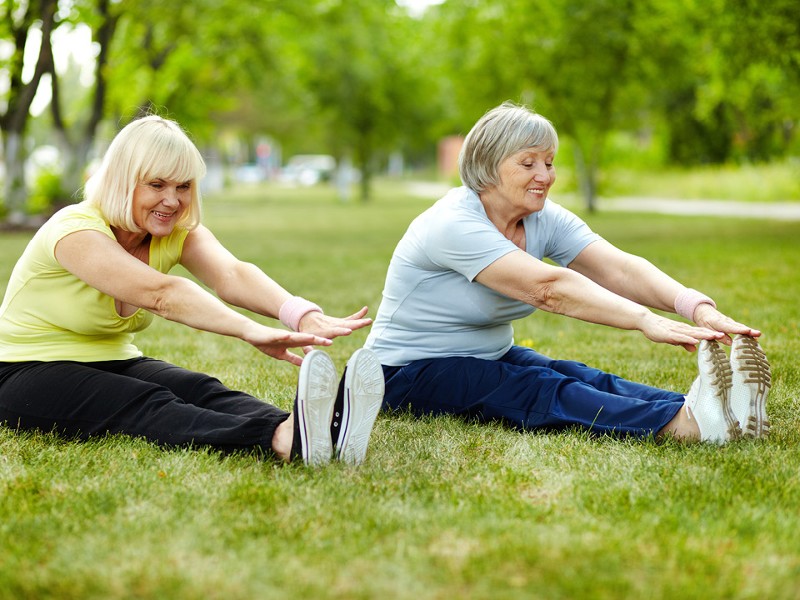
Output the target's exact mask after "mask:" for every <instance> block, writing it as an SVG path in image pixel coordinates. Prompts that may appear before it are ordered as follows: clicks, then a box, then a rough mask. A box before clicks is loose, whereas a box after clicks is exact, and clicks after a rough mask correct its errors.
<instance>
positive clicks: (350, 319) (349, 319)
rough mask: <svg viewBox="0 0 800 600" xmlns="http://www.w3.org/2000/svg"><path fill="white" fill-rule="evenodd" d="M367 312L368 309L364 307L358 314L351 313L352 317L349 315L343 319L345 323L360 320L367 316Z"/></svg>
mask: <svg viewBox="0 0 800 600" xmlns="http://www.w3.org/2000/svg"><path fill="white" fill-rule="evenodd" d="M368 310H369V308H368V307H366V306H364V307H362V308H361V310H359V311H358V312H356V313H353V314H352V315H350V316H349V317H345V318H344V319H345V321H354V320H356V319H361V318H362V317H363V316H364V315H366V314H367V311H368ZM370 320H371V319H370Z"/></svg>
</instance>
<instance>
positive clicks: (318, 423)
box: [292, 350, 338, 466]
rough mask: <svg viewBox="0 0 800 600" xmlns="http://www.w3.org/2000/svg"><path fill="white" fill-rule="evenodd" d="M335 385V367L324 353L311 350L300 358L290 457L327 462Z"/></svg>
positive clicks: (310, 463)
mask: <svg viewBox="0 0 800 600" xmlns="http://www.w3.org/2000/svg"><path fill="white" fill-rule="evenodd" d="M337 387H338V378H337V375H336V368H335V367H334V365H333V361H332V360H331V358H330V357H329V356H328V355H327V354H326V353H325V352H323V351H322V350H312V351H311V352H309V353H308V354H306V355H305V357H303V364H302V365H300V374H299V376H298V379H297V396H296V397H295V401H294V439H293V441H292V458H295V457H297V458H299V457H302V459H303V461H304V462H305V463H306V464H307V465H312V466H319V465H324V464H326V463H328V462H330V460H331V449H332V446H331V417H332V416H333V406H334V403H335V402H336V390H337Z"/></svg>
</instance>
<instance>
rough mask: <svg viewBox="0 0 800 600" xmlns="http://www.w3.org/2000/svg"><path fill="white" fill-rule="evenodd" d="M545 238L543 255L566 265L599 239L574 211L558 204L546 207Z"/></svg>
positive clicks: (563, 265)
mask: <svg viewBox="0 0 800 600" xmlns="http://www.w3.org/2000/svg"><path fill="white" fill-rule="evenodd" d="M548 209H549V210H548V212H547V216H546V219H547V223H546V227H547V229H548V231H549V235H548V236H547V238H546V240H547V241H546V243H545V246H544V251H543V256H546V257H547V258H549V259H551V260H552V261H553V262H555V263H557V264H559V265H561V266H562V267H566V266H567V265H569V263H571V262H572V261H573V260H575V257H576V256H578V254H580V253H581V251H582V250H583V249H584V248H586V246H588V245H589V244H591V243H592V242H594V241H596V240H599V239H601V238H600V236H599V235H598V234H596V233H595V232H594V231H592V230H591V228H590V227H589V226H588V225H587V224H586V223H585V222H584V221H583V219H581V218H580V217H578V216H577V215H576V214H575V213H573V212H571V211H569V210H567V209H566V208H564V207H563V206H561V205H559V204H555V203H552V204H551V205H550V206H549V207H548Z"/></svg>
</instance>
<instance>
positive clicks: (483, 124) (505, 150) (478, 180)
mask: <svg viewBox="0 0 800 600" xmlns="http://www.w3.org/2000/svg"><path fill="white" fill-rule="evenodd" d="M527 148H534V149H536V150H543V151H550V150H552V151H553V152H556V151H557V150H558V134H557V133H556V130H555V127H553V124H552V123H551V122H550V121H548V120H547V119H545V118H544V117H543V116H542V115H540V114H537V113H535V112H533V111H532V110H530V109H529V108H527V107H525V106H522V105H519V104H514V103H513V102H504V103H503V104H501V105H500V106H498V107H496V108H493V109H491V110H490V111H488V112H487V113H486V114H485V115H483V116H482V117H481V118H480V119H479V120H478V122H477V123H475V125H474V126H473V127H472V129H471V130H470V132H469V133H468V134H467V137H466V138H465V139H464V145H463V146H462V147H461V152H460V153H459V155H458V174H459V175H460V176H461V181H462V182H463V183H464V185H465V186H467V187H468V188H470V189H471V190H472V191H474V192H476V193H478V194H480V193H481V192H483V191H485V190H486V189H488V188H491V187H493V186H495V185H498V184H499V183H500V175H499V172H498V168H499V166H500V163H501V162H503V161H504V160H505V159H506V158H508V157H509V156H511V155H512V154H516V153H517V152H520V151H522V150H525V149H527Z"/></svg>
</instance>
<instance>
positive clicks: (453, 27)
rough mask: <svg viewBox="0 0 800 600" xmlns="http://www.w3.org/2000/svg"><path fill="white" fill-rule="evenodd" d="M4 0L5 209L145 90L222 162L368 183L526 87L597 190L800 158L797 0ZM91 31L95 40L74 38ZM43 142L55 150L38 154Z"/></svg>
mask: <svg viewBox="0 0 800 600" xmlns="http://www.w3.org/2000/svg"><path fill="white" fill-rule="evenodd" d="M440 1H441V0H440ZM0 13H1V14H0V129H2V159H3V165H4V169H3V172H2V178H3V187H2V194H1V195H0V217H2V218H4V219H6V220H7V221H9V220H13V219H15V218H17V219H18V218H20V215H23V214H30V213H32V212H38V211H42V210H44V207H46V206H47V204H48V199H49V202H50V203H56V204H58V203H63V202H69V201H74V199H75V196H74V193H75V190H77V189H79V188H80V186H81V185H82V182H83V179H84V178H85V175H86V172H87V169H88V168H89V165H91V162H92V160H95V159H96V158H97V157H98V156H100V155H102V152H103V150H104V148H105V145H106V144H107V143H108V140H109V139H110V138H111V137H112V136H113V134H114V133H115V132H116V131H117V130H118V129H119V127H121V126H122V125H124V124H125V123H127V122H128V121H129V120H130V119H132V118H135V117H136V116H137V115H141V114H143V113H147V112H157V113H158V114H161V115H163V116H166V117H170V118H174V119H176V120H178V121H179V122H180V123H181V124H182V125H183V126H184V127H185V128H186V129H187V130H188V131H189V132H190V134H191V135H192V136H193V138H194V139H195V141H196V142H197V144H198V146H199V147H200V148H201V149H202V150H203V152H204V154H205V156H206V157H207V158H208V160H209V163H210V164H212V165H219V166H220V168H221V169H222V171H221V172H225V173H228V172H229V171H227V170H225V169H227V167H230V166H235V165H240V164H249V163H257V162H258V161H262V162H263V161H264V160H265V159H267V158H268V159H269V160H268V161H267V162H269V163H270V164H272V165H273V166H276V165H277V166H278V167H279V166H281V164H282V163H283V159H284V157H288V156H291V155H294V154H302V153H312V154H330V155H332V156H334V157H335V158H336V159H337V160H338V161H339V164H352V165H353V166H354V168H355V170H354V172H357V173H358V174H359V178H358V181H359V182H360V187H359V189H360V197H361V198H362V199H368V198H369V195H370V188H371V182H372V180H373V177H374V176H375V175H378V174H384V173H386V172H387V171H391V172H393V173H395V174H398V173H402V174H406V176H414V177H419V178H429V179H430V178H436V177H439V178H441V177H443V176H444V175H446V174H443V173H442V172H441V171H437V169H436V164H437V144H438V143H439V142H440V140H442V139H443V138H446V137H448V136H453V135H455V136H459V135H464V134H465V133H466V132H467V131H468V130H469V128H470V127H471V125H472V124H473V123H474V122H475V120H476V119H477V118H478V117H480V115H482V114H483V113H484V112H485V111H486V110H488V109H489V108H491V107H493V106H495V105H497V104H499V103H501V102H503V101H504V100H508V99H511V100H514V101H517V102H522V103H525V104H527V105H529V106H531V107H532V108H534V109H535V110H537V111H538V112H540V113H542V114H544V115H545V116H547V117H548V118H549V119H551V120H552V121H553V123H554V124H555V126H556V128H557V129H558V131H559V133H560V135H561V137H562V148H561V151H560V153H559V159H558V161H559V165H560V166H561V165H564V166H565V167H566V173H567V175H568V176H567V178H566V179H567V181H568V183H567V184H566V185H567V187H569V186H570V185H571V186H574V188H575V191H576V192H579V193H581V194H582V196H583V199H584V201H585V204H586V206H587V207H588V208H589V209H590V210H591V209H593V208H594V205H595V199H596V197H597V195H598V194H601V193H614V192H624V191H625V190H624V184H623V183H621V182H623V181H624V177H622V176H619V177H617V176H615V177H608V173H610V172H615V173H616V172H620V173H625V172H630V171H637V170H638V171H643V172H645V171H649V172H663V171H669V170H675V169H686V168H691V167H698V166H703V165H707V166H714V167H720V168H722V167H724V168H731V167H732V166H737V165H745V166H747V167H748V168H751V167H752V166H753V165H756V166H757V165H766V164H767V163H769V164H770V165H775V164H788V165H791V169H792V170H793V172H796V169H797V161H798V158H797V157H798V155H800V141H799V140H798V133H797V125H798V122H799V121H800V102H798V97H800V94H799V93H798V92H800V31H799V29H800V3H798V2H797V1H796V0H772V1H771V2H769V3H768V4H763V3H759V2H756V1H755V0H635V1H634V0H550V1H549V2H547V3H537V4H532V3H531V2H530V1H529V0H492V1H491V2H485V1H482V0H444V1H441V3H439V4H433V5H431V6H429V7H428V8H427V9H426V10H424V11H421V12H419V11H410V10H409V9H408V8H407V7H405V6H400V5H398V3H396V2H395V1H394V0H302V1H301V0H262V1H260V2H257V3H256V2H238V1H233V0H191V1H187V2H179V3H169V4H166V5H165V4H164V3H163V2H160V1H156V0H124V1H120V0H4V2H3V4H2V8H0ZM65 34H70V35H65ZM78 34H83V35H84V37H85V38H86V39H87V40H88V38H89V37H90V38H91V45H90V46H89V47H90V49H91V51H92V52H91V56H90V59H89V60H88V61H87V60H86V59H83V60H78V59H77V58H76V57H75V56H74V55H73V54H71V53H70V50H71V49H72V48H71V44H73V43H76V42H74V40H76V39H78V37H77V36H78ZM71 40H72V41H71ZM65 58H68V60H64V59H65ZM42 146H49V147H55V149H56V150H57V159H53V160H51V161H50V163H49V164H47V165H45V168H43V169H39V170H38V171H37V172H36V173H35V174H33V175H32V174H31V171H30V169H26V165H29V164H30V162H31V160H32V157H33V156H34V155H36V151H37V149H39V148H41V147H42ZM259 148H261V149H262V150H261V151H259ZM264 148H266V149H267V150H266V152H268V153H271V154H269V156H267V155H266V154H265V151H264V150H263V149H264ZM259 152H260V154H259ZM40 162H41V161H40ZM409 174H410V175H409ZM450 177H451V179H452V174H451V175H450ZM790 178H791V177H790ZM794 179H795V181H797V180H800V177H795V178H794ZM225 180H226V179H225V177H224V176H223V177H222V182H221V183H220V184H219V185H224V184H225ZM559 185H560V186H563V185H564V184H563V182H562V183H560V184H559Z"/></svg>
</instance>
